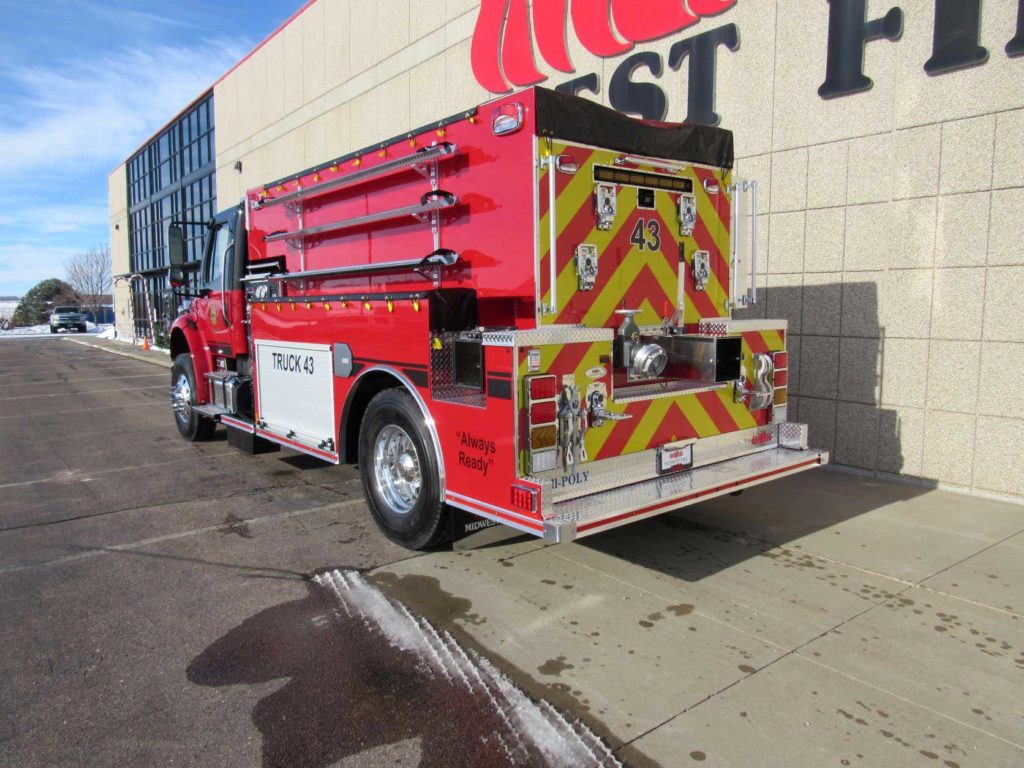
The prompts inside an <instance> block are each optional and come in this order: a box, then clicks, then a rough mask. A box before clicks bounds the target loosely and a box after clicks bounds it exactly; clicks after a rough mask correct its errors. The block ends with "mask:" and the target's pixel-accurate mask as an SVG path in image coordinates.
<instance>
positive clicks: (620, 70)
mask: <svg viewBox="0 0 1024 768" xmlns="http://www.w3.org/2000/svg"><path fill="white" fill-rule="evenodd" d="M640 67H647V69H649V70H650V72H651V74H652V75H654V76H655V77H661V56H659V55H658V54H656V53H652V52H650V51H648V52H646V53H634V54H633V55H632V56H630V57H629V58H627V59H626V60H625V61H623V62H622V63H621V64H620V65H619V66H618V67H617V68H616V70H615V72H614V74H612V79H611V82H610V83H609V84H608V101H609V102H610V103H611V105H612V107H613V108H615V109H617V110H619V112H625V113H626V114H627V115H629V114H632V115H640V117H642V118H643V119H644V120H664V119H665V113H666V112H668V99H666V98H665V92H664V91H663V90H661V88H659V87H658V86H656V85H655V84H654V83H634V82H633V80H632V77H633V73H634V72H636V71H637V70H638V69H639V68H640Z"/></svg>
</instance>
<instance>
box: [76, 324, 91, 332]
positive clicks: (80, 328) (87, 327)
mask: <svg viewBox="0 0 1024 768" xmlns="http://www.w3.org/2000/svg"><path fill="white" fill-rule="evenodd" d="M88 330H89V326H87V325H80V326H78V332H79V333H85V332H86V331H88Z"/></svg>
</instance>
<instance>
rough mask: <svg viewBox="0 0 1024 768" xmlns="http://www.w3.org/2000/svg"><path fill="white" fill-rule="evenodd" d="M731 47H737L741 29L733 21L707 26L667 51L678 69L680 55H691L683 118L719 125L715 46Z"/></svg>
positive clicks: (669, 63)
mask: <svg viewBox="0 0 1024 768" xmlns="http://www.w3.org/2000/svg"><path fill="white" fill-rule="evenodd" d="M720 45H724V46H725V47H726V48H728V49H729V50H730V51H735V50H736V49H737V48H739V47H740V31H739V29H738V28H737V27H736V25H735V24H726V25H725V26H724V27H717V28H716V29H712V30H708V31H707V32H704V33H702V34H699V35H696V36H694V37H688V38H686V39H685V40H680V41H679V42H678V43H676V44H675V45H673V46H672V48H671V49H670V50H669V52H668V65H669V66H670V67H672V69H674V70H678V69H679V67H681V66H682V64H683V59H685V58H686V57H687V56H689V57H690V78H689V83H688V84H687V94H686V122H688V123H698V124H699V125H718V123H719V122H720V121H721V119H722V118H720V117H719V116H718V113H717V112H715V71H716V69H717V68H718V66H717V65H718V46H720Z"/></svg>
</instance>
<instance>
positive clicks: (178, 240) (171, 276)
mask: <svg viewBox="0 0 1024 768" xmlns="http://www.w3.org/2000/svg"><path fill="white" fill-rule="evenodd" d="M167 248H168V251H169V252H170V259H171V266H170V269H168V271H167V278H168V281H169V282H170V284H171V285H172V286H173V287H175V288H180V287H181V286H183V285H185V233H184V232H183V231H182V229H181V225H180V224H171V225H170V226H169V227H168V228H167Z"/></svg>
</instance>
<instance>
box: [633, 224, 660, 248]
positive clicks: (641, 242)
mask: <svg viewBox="0 0 1024 768" xmlns="http://www.w3.org/2000/svg"><path fill="white" fill-rule="evenodd" d="M629 242H631V243H632V244H633V245H635V246H636V247H637V248H639V249H640V250H641V251H642V250H644V249H645V248H646V249H647V250H649V251H660V250H661V225H660V224H658V222H657V221H656V220H655V219H650V220H649V221H648V220H646V219H643V218H639V219H637V222H636V226H635V227H633V234H631V235H630V236H629Z"/></svg>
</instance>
